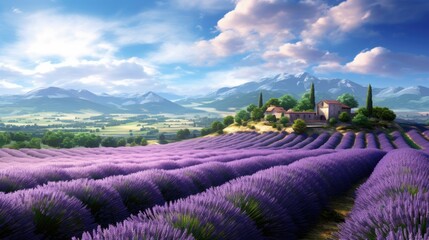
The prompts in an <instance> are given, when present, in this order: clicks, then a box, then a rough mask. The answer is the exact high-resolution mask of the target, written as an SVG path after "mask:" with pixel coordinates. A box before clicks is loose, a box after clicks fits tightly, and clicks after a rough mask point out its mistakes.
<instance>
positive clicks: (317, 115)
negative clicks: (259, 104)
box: [265, 100, 351, 122]
mask: <svg viewBox="0 0 429 240" xmlns="http://www.w3.org/2000/svg"><path fill="white" fill-rule="evenodd" d="M342 112H346V113H348V114H351V108H350V107H349V106H347V105H345V104H343V103H341V102H339V101H336V100H322V101H320V102H319V103H318V104H317V106H316V112H314V111H313V112H295V111H293V110H292V109H289V110H287V111H286V110H285V109H284V108H282V107H276V106H270V107H268V108H267V110H266V111H265V115H275V116H276V118H277V119H279V118H280V117H282V116H285V117H287V118H289V120H290V121H291V122H293V121H295V120H296V119H302V120H304V121H309V122H311V121H326V120H328V119H330V118H338V117H339V116H340V114H341V113H342Z"/></svg>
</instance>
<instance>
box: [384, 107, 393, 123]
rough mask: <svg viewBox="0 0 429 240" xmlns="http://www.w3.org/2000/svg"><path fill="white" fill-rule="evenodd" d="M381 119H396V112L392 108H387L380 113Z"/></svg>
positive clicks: (391, 120)
mask: <svg viewBox="0 0 429 240" xmlns="http://www.w3.org/2000/svg"><path fill="white" fill-rule="evenodd" d="M381 119H382V120H385V121H389V122H393V121H394V120H395V119H396V114H395V113H394V112H393V111H392V110H390V109H387V110H385V111H383V113H382V114H381Z"/></svg>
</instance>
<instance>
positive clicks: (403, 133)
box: [401, 132, 422, 149]
mask: <svg viewBox="0 0 429 240" xmlns="http://www.w3.org/2000/svg"><path fill="white" fill-rule="evenodd" d="M401 134H402V137H404V140H405V142H406V143H407V144H408V145H410V147H412V148H415V149H422V148H421V147H420V146H419V145H417V144H416V143H415V142H414V141H413V140H412V139H411V138H410V136H408V134H407V133H405V132H401Z"/></svg>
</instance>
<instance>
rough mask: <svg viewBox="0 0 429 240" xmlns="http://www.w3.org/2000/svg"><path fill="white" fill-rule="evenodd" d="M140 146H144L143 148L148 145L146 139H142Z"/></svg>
mask: <svg viewBox="0 0 429 240" xmlns="http://www.w3.org/2000/svg"><path fill="white" fill-rule="evenodd" d="M140 145H142V146H146V145H147V140H146V139H145V138H144V137H142V139H141V141H140Z"/></svg>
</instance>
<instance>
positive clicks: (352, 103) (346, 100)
mask: <svg viewBox="0 0 429 240" xmlns="http://www.w3.org/2000/svg"><path fill="white" fill-rule="evenodd" d="M337 101H338V102H340V103H343V104H345V105H347V106H349V107H351V108H356V107H358V106H359V103H358V102H357V101H356V99H355V97H354V96H353V95H351V94H349V93H344V94H343V95H341V96H339V97H338V98H337Z"/></svg>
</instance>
